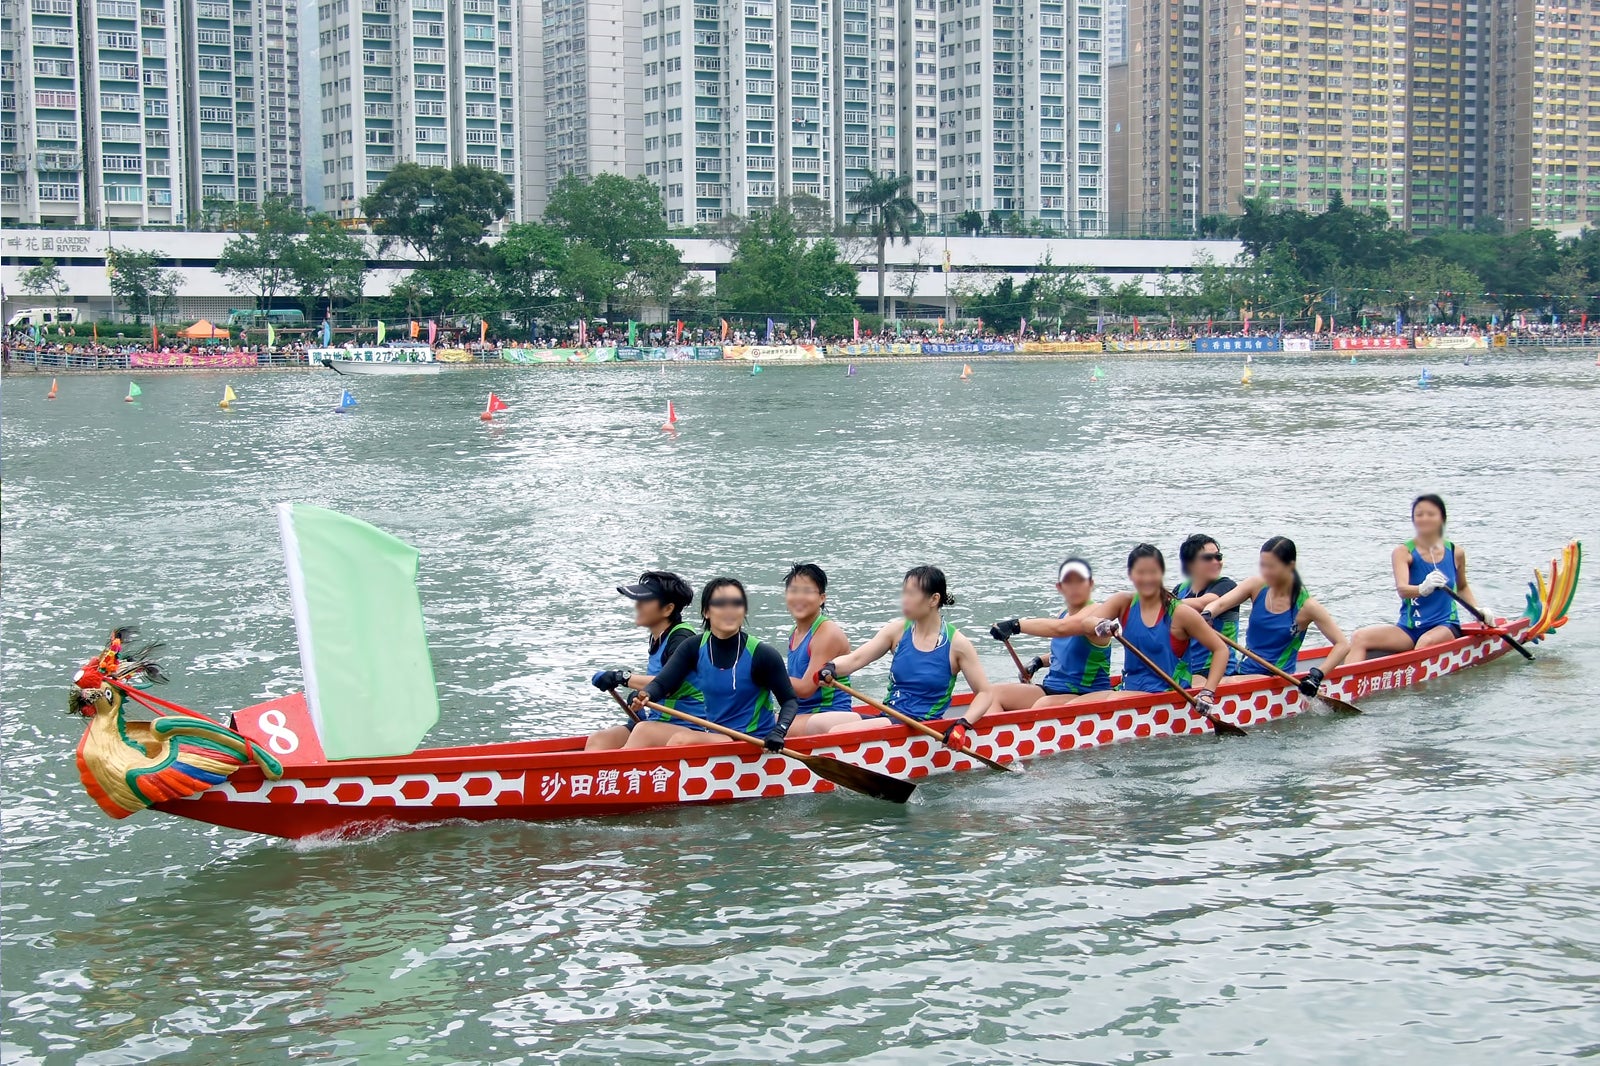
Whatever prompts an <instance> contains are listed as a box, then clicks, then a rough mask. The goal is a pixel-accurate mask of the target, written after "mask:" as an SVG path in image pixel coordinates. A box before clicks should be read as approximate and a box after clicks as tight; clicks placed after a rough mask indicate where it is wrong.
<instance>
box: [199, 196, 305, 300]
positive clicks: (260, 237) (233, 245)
mask: <svg viewBox="0 0 1600 1066" xmlns="http://www.w3.org/2000/svg"><path fill="white" fill-rule="evenodd" d="M237 224H238V227H239V230H240V233H239V235H238V236H236V237H232V238H230V239H229V240H228V243H227V244H225V245H223V246H222V254H221V255H220V256H218V257H217V266H216V271H217V273H218V274H221V275H222V276H223V277H224V278H226V279H227V280H228V288H230V289H232V290H233V291H234V292H236V293H239V294H240V295H241V296H249V297H251V298H252V299H253V300H254V301H255V304H256V308H257V309H258V310H261V311H265V310H267V309H269V308H270V307H271V306H272V302H273V301H274V300H275V299H276V298H277V296H278V294H279V293H280V292H283V291H284V290H285V289H287V288H288V287H289V284H290V282H291V280H292V279H293V277H294V267H293V263H294V253H295V245H296V243H297V242H298V240H299V237H300V235H301V234H302V233H304V232H305V230H306V217H305V215H304V214H302V213H301V211H300V210H299V208H297V207H295V206H294V205H292V204H290V203H289V202H288V201H285V200H276V199H274V200H268V201H266V202H265V203H263V204H262V205H261V210H260V211H258V212H257V211H251V212H249V213H241V214H240V216H239V217H238V219H237Z"/></svg>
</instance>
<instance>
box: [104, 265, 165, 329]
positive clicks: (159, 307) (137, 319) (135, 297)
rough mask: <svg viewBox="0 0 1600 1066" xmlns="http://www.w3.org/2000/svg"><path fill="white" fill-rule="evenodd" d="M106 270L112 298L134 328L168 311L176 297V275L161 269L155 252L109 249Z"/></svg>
mask: <svg viewBox="0 0 1600 1066" xmlns="http://www.w3.org/2000/svg"><path fill="white" fill-rule="evenodd" d="M106 269H107V270H108V271H109V272H110V275H111V276H110V279H109V284H110V287H111V295H112V297H113V298H114V299H115V300H116V302H118V303H120V304H121V305H122V306H123V307H124V308H126V309H127V311H128V313H129V314H131V315H132V316H133V321H134V324H135V325H139V324H141V323H143V322H144V320H145V317H146V316H151V317H155V316H157V315H160V314H161V313H163V312H164V311H166V310H168V309H170V307H171V305H172V302H173V301H174V300H175V299H176V298H177V295H178V289H179V287H180V281H179V276H178V272H177V271H176V270H168V269H166V268H164V267H162V266H161V257H160V256H158V255H157V254H156V253H154V252H135V251H132V250H118V249H116V248H111V249H108V250H107V252H106Z"/></svg>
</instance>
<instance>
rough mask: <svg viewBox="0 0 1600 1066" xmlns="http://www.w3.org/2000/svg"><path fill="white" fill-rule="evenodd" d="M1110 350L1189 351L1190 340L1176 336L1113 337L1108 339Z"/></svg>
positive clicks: (1107, 348)
mask: <svg viewBox="0 0 1600 1066" xmlns="http://www.w3.org/2000/svg"><path fill="white" fill-rule="evenodd" d="M1106 351H1108V352H1187V351H1189V342H1188V341H1186V340H1183V339H1181V338H1176V337H1140V338H1137V339H1133V340H1119V339H1116V338H1112V339H1110V340H1107V341H1106Z"/></svg>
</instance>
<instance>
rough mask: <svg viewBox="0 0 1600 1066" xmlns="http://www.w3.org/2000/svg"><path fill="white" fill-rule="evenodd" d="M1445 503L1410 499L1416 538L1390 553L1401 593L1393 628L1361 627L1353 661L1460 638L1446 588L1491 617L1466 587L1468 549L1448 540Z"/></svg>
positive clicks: (1354, 641)
mask: <svg viewBox="0 0 1600 1066" xmlns="http://www.w3.org/2000/svg"><path fill="white" fill-rule="evenodd" d="M1444 523H1445V509H1444V500H1443V499H1441V498H1440V497H1438V496H1436V495H1434V494H1433V493H1431V492H1428V493H1424V494H1422V495H1421V496H1418V497H1417V498H1416V499H1415V500H1413V501H1411V528H1412V529H1413V531H1414V532H1415V535H1414V536H1413V537H1412V538H1411V539H1410V540H1408V541H1406V542H1405V543H1404V544H1401V545H1399V546H1398V547H1396V548H1395V550H1394V551H1393V553H1391V556H1390V558H1391V560H1392V562H1393V564H1394V587H1395V591H1396V592H1398V593H1399V594H1400V619H1399V622H1398V623H1397V624H1395V625H1392V626H1390V625H1376V626H1363V627H1362V628H1360V629H1358V630H1356V632H1355V637H1354V639H1352V640H1351V642H1350V661H1351V662H1354V663H1358V662H1360V661H1361V660H1363V659H1370V658H1371V657H1372V656H1374V655H1384V654H1387V653H1390V652H1397V651H1410V650H1411V649H1413V648H1429V647H1432V646H1433V645H1435V644H1443V643H1444V642H1445V641H1447V640H1454V639H1455V638H1457V637H1459V636H1460V635H1461V616H1460V613H1459V611H1458V609H1457V606H1456V601H1455V600H1452V599H1451V598H1450V596H1449V594H1448V593H1446V592H1445V591H1444V590H1445V589H1453V590H1454V591H1455V593H1456V595H1458V596H1460V597H1461V598H1462V599H1463V600H1466V601H1467V602H1468V603H1470V604H1472V606H1474V607H1476V608H1478V610H1480V611H1483V614H1484V617H1486V618H1493V617H1494V616H1493V615H1492V614H1490V613H1489V612H1488V611H1484V609H1483V605H1482V604H1481V603H1479V602H1478V597H1477V596H1476V594H1474V593H1473V591H1472V586H1470V585H1469V584H1467V550H1466V549H1465V548H1463V547H1461V546H1460V545H1459V544H1454V543H1452V542H1450V541H1448V540H1446V539H1445V536H1444Z"/></svg>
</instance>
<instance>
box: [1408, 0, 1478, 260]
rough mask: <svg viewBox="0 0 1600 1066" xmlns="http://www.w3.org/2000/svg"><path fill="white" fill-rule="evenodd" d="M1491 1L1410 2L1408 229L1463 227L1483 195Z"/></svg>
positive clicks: (1475, 213)
mask: <svg viewBox="0 0 1600 1066" xmlns="http://www.w3.org/2000/svg"><path fill="white" fill-rule="evenodd" d="M1493 6H1494V5H1493V3H1492V2H1491V0H1411V4H1410V12H1409V14H1410V19H1411V21H1410V27H1409V40H1408V44H1407V48H1406V51H1407V56H1408V58H1409V61H1410V63H1409V69H1408V71H1407V76H1406V92H1405V105H1406V106H1405V109H1406V112H1407V114H1406V171H1407V185H1406V210H1405V217H1406V219H1407V220H1408V221H1409V222H1410V224H1411V226H1412V227H1413V228H1414V229H1438V228H1464V227H1470V226H1472V225H1473V224H1474V222H1475V221H1476V220H1477V217H1478V215H1479V214H1480V213H1481V212H1482V211H1483V209H1484V205H1485V204H1486V202H1487V197H1488V183H1489V168H1488V160H1487V157H1486V154H1485V149H1486V146H1487V144H1488V138H1487V133H1488V127H1489V111H1490V99H1489V97H1490V93H1489V57H1490V51H1491V46H1490V26H1491V20H1490V9H1491V8H1492V7H1493Z"/></svg>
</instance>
